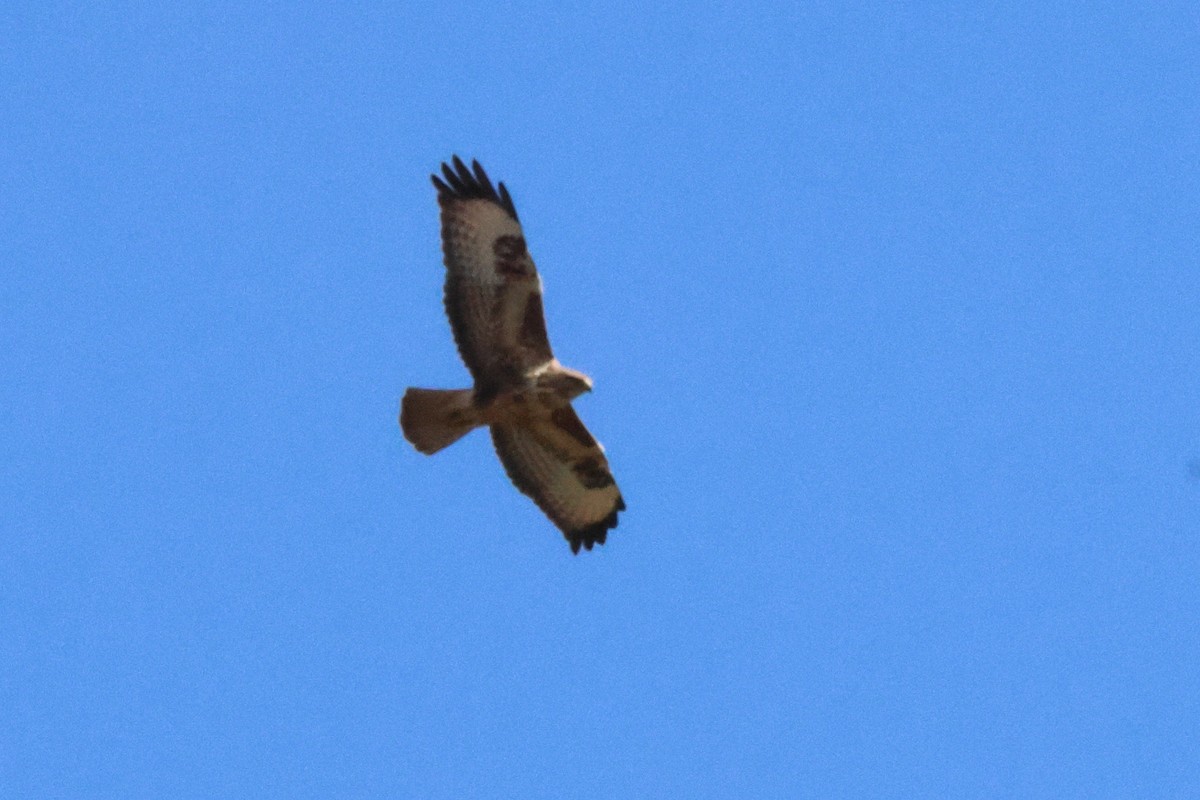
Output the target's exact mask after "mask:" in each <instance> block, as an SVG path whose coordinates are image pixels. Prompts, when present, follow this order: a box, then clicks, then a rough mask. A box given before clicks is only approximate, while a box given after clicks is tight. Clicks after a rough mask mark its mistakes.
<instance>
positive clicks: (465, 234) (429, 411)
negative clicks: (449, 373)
mask: <svg viewBox="0 0 1200 800" xmlns="http://www.w3.org/2000/svg"><path fill="white" fill-rule="evenodd" d="M431 177H432V178H433V185H434V187H436V188H437V193H438V205H439V206H441V209H442V252H443V254H444V256H445V259H444V260H445V263H446V287H445V304H446V315H447V316H448V317H449V318H450V327H451V329H452V330H453V331H454V341H455V343H456V344H457V345H458V352H459V354H460V355H461V356H462V360H463V361H464V362H465V363H466V365H467V369H468V370H470V372H471V376H472V377H473V378H474V379H475V386H474V387H473V388H471V389H417V388H410V389H409V390H408V391H407V392H405V393H404V400H403V401H402V402H401V406H400V427H401V429H402V430H403V431H404V437H405V438H406V439H408V440H409V441H410V442H412V443H413V445H415V446H416V448H417V450H419V451H421V452H422V453H425V454H427V455H429V454H433V453H436V452H437V451H438V450H441V449H442V448H443V447H446V446H447V445H450V444H453V443H454V442H456V441H458V439H460V438H461V437H463V436H465V435H466V434H467V433H469V432H470V431H472V430H473V429H475V428H478V427H482V426H484V425H487V426H488V427H489V428H491V432H492V443H493V444H494V445H495V447H496V453H497V455H499V456H500V461H501V463H503V464H504V469H505V471H507V472H508V477H509V478H510V479H511V480H512V482H513V484H514V485H516V487H517V488H518V489H520V490H521V491H522V492H523V493H525V494H526V495H528V496H529V497H531V498H533V501H534V502H535V503H537V504H538V507H539V508H541V509H542V511H544V512H545V513H546V516H548V517H550V519H551V520H552V521H553V522H554V524H555V525H557V526H558V527H559V529H560V530H562V532H563V536H565V537H566V539H567V541H568V542H569V543H570V545H571V551H572V552H574V553H578V552H579V548H580V547H583V548H585V549H587V550H591V549H592V547H593V545H596V544H604V540H605V537H606V536H607V535H608V531H609V529H610V528H615V527H617V512H619V511H622V510H624V508H625V501H624V500H623V499H622V498H621V492H620V490H619V489H617V485H616V482H615V481H614V480H613V477H612V473H611V472H610V471H609V469H608V459H607V458H605V457H604V448H603V447H601V446H600V443H599V442H597V441H596V439H595V438H594V437H593V436H592V434H591V433H589V432H588V429H587V428H586V427H584V425H583V423H582V422H581V421H580V419H579V417H578V416H577V415H576V414H575V409H573V408H572V407H571V401H572V400H574V399H575V398H576V397H578V396H579V395H581V394H583V393H584V392H590V391H591V390H592V381H591V379H590V378H588V377H587V376H586V375H584V374H583V373H581V372H576V371H575V370H572V369H568V368H566V367H564V366H563V365H562V364H560V363H558V359H556V358H555V357H554V353H553V352H551V350H550V341H549V339H548V338H547V335H546V320H545V316H544V315H543V313H542V281H541V278H540V277H538V272H537V268H536V267H535V266H534V264H533V259H532V258H530V256H529V251H528V250H527V249H526V247H525V237H524V236H523V234H522V232H521V223H520V222H519V221H518V220H517V210H516V208H515V207H514V206H513V202H512V198H511V197H509V195H508V190H507V189H505V188H504V184H503V183H500V184H498V190H497V188H496V187H493V186H492V182H491V181H490V180H489V179H488V176H487V173H485V172H484V171H483V167H481V166H479V162H478V161H475V162H472V164H471V168H469V169H468V168H467V165H466V164H464V163H463V162H462V160H461V159H459V157H458V156H455V157H454V159H453V166H451V165H449V164H442V177H438V176H437V175H433V176H431Z"/></svg>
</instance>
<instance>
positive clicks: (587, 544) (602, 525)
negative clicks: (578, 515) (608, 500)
mask: <svg viewBox="0 0 1200 800" xmlns="http://www.w3.org/2000/svg"><path fill="white" fill-rule="evenodd" d="M624 510H625V498H623V497H621V496H620V495H618V496H617V504H616V505H615V506H613V510H612V512H611V513H609V515H608V516H607V517H605V518H604V519H602V520H600V521H599V522H597V523H594V524H592V525H588V526H587V527H586V528H580V529H579V530H576V531H566V532H564V534H563V535H564V536H566V537H567V541H568V542H570V543H571V552H572V553H574V554H576V555H578V554H579V548H580V547H582V548H583V549H584V550H591V549H592V548H593V547H595V546H596V545H598V544H604V543H605V542H606V541H607V540H608V532H609V530H611V529H613V528H615V527H617V523H618V519H617V514H618V512H621V511H624Z"/></svg>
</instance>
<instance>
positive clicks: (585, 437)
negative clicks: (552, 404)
mask: <svg viewBox="0 0 1200 800" xmlns="http://www.w3.org/2000/svg"><path fill="white" fill-rule="evenodd" d="M550 421H551V422H553V423H554V424H555V425H557V426H558V427H559V428H561V429H562V430H563V431H565V432H566V433H567V434H569V435H570V437H571V438H572V439H574V440H575V441H577V442H579V443H580V444H581V445H583V446H584V447H595V446H596V440H595V439H594V438H593V437H592V435H591V434H590V433H588V429H587V428H585V427H583V423H582V422H580V421H579V417H577V416H576V415H575V412H574V411H573V410H572V409H571V407H570V406H565V407H563V408H556V409H554V411H553V412H551V414H550Z"/></svg>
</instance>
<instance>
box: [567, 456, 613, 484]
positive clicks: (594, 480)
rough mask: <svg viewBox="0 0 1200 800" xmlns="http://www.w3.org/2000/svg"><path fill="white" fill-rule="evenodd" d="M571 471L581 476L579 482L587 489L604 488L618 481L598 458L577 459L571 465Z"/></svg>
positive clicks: (578, 476) (576, 475)
mask: <svg viewBox="0 0 1200 800" xmlns="http://www.w3.org/2000/svg"><path fill="white" fill-rule="evenodd" d="M571 471H572V472H574V473H575V477H577V478H579V482H580V483H582V484H583V485H584V487H585V488H587V489H604V488H606V487H609V486H612V485H613V484H614V483H616V481H614V480H613V476H612V473H611V472H609V471H608V468H607V467H605V466H604V465H603V464H601V463H600V459H598V458H585V459H583V460H582V461H576V462H575V463H574V464H572V465H571Z"/></svg>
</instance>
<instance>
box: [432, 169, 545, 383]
mask: <svg viewBox="0 0 1200 800" xmlns="http://www.w3.org/2000/svg"><path fill="white" fill-rule="evenodd" d="M453 162H454V163H453V167H451V166H450V165H448V164H442V175H443V176H444V179H443V178H439V177H438V176H437V175H433V176H431V177H432V178H433V185H434V186H435V187H437V191H438V205H440V206H441V209H442V253H443V255H444V257H445V263H446V292H445V303H446V315H447V316H448V317H449V318H450V327H451V328H452V329H453V331H454V341H455V343H456V344H457V345H458V352H459V354H460V355H462V359H463V361H464V362H465V363H466V365H467V369H469V370H470V371H471V374H472V376H474V378H475V381H476V383H477V384H479V385H481V386H483V387H490V388H491V389H493V390H494V389H498V388H501V387H504V386H509V385H512V384H513V383H516V382H518V381H519V380H520V378H521V376H523V375H524V374H526V373H527V372H529V371H530V370H533V369H535V368H537V367H539V366H541V365H542V364H545V363H546V362H547V361H550V360H551V359H552V358H554V354H553V353H552V352H551V350H550V341H549V339H548V338H547V336H546V320H545V315H544V314H543V312H542V282H541V279H540V278H539V277H538V273H537V267H535V266H534V264H533V259H532V258H530V256H529V251H528V249H526V247H525V236H524V234H523V233H522V231H521V223H520V222H519V221H518V220H517V211H516V209H515V208H514V207H513V202H512V198H511V197H509V196H508V190H507V189H505V188H504V184H503V183H501V184H500V188H499V191H497V189H496V188H495V187H493V186H492V182H491V181H490V180H489V179H488V176H487V173H485V172H484V171H483V167H481V166H479V162H478V161H475V162H472V165H471V168H470V169H468V168H467V165H466V164H464V163H463V162H462V160H461V159H459V157H458V156H455V157H454V159H453Z"/></svg>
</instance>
